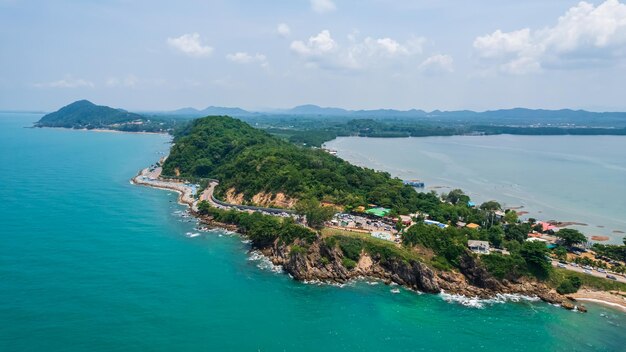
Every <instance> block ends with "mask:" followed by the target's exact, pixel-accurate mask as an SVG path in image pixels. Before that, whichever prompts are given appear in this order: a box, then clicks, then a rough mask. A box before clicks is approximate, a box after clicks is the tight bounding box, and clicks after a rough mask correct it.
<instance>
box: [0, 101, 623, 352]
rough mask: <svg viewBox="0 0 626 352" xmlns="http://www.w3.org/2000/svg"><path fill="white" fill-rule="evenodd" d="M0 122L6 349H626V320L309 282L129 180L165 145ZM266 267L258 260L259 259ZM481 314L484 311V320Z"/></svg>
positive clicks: (153, 139)
mask: <svg viewBox="0 0 626 352" xmlns="http://www.w3.org/2000/svg"><path fill="white" fill-rule="evenodd" d="M39 117H40V116H39V115H33V114H6V113H5V114H0V200H1V201H0V351H3V352H4V351H224V350H227V351H231V350H232V351H319V350H323V351H382V350H394V351H459V350H475V351H502V350H511V351H527V350H532V351H623V348H624V345H625V344H626V335H625V331H626V314H624V313H621V312H618V311H615V310H612V309H608V308H604V307H601V306H597V305H592V304H589V305H588V306H589V307H590V308H591V311H590V312H589V313H587V314H582V313H576V312H569V311H565V310H563V309H561V308H557V307H553V306H551V305H548V304H544V303H542V302H534V301H525V300H522V301H520V302H510V303H497V302H491V303H490V302H482V303H481V302H475V301H467V302H465V304H467V305H469V306H464V305H462V304H460V303H457V302H454V301H452V302H448V301H446V300H445V299H444V298H445V297H442V296H437V295H426V294H417V293H414V292H410V291H405V290H402V291H401V293H399V294H392V293H390V287H388V286H385V285H383V284H375V285H371V284H368V283H367V282H355V283H352V284H350V285H346V286H344V287H335V286H329V285H316V284H303V283H299V282H296V281H294V280H292V279H290V278H289V277H288V276H287V275H285V274H282V273H277V272H275V270H271V268H268V265H267V263H264V262H263V261H262V260H259V259H258V258H257V259H255V258H256V256H254V255H251V254H250V253H248V249H249V248H248V246H247V245H246V244H245V243H242V241H241V238H239V237H238V236H236V235H229V234H227V233H225V232H222V231H212V232H208V233H201V234H200V235H199V236H195V237H190V236H189V235H188V233H191V234H193V233H197V231H195V230H194V226H195V224H194V223H193V222H190V221H191V220H190V219H188V218H183V217H181V216H180V212H181V211H183V210H184V208H183V207H182V206H180V205H178V204H176V195H175V194H173V193H170V192H167V191H161V190H154V189H148V188H142V187H137V186H133V185H130V184H129V179H130V178H131V177H132V176H133V175H134V174H135V173H136V172H137V171H138V170H139V169H140V168H142V167H144V166H146V165H148V164H150V163H152V162H154V161H156V160H157V159H158V158H159V154H157V153H158V152H161V151H166V150H167V149H168V144H167V143H168V141H169V139H168V138H167V137H165V136H160V135H131V134H120V133H97V132H84V131H69V130H60V129H30V128H23V127H24V126H29V125H30V124H31V123H32V122H33V121H35V120H37V119H38V118H39ZM252 259H255V260H252ZM478 305H481V306H482V307H477V306H478Z"/></svg>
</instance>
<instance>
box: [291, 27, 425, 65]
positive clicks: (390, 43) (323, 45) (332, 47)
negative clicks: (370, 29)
mask: <svg viewBox="0 0 626 352" xmlns="http://www.w3.org/2000/svg"><path fill="white" fill-rule="evenodd" d="M348 41H349V43H348V45H346V46H340V45H339V44H338V43H337V41H335V40H334V39H333V38H332V36H331V34H330V31H328V30H323V31H321V32H320V33H318V34H317V35H315V36H312V37H310V38H309V39H308V40H307V41H306V42H305V41H301V40H296V41H293V42H292V43H291V51H292V52H294V53H295V54H297V55H298V56H300V57H301V58H303V59H304V60H305V61H306V62H307V64H309V66H322V67H326V68H340V69H363V68H367V67H373V66H379V65H384V64H385V63H387V62H389V61H390V60H392V59H401V58H408V57H411V56H413V55H416V54H421V52H422V46H423V43H424V39H423V38H414V39H411V40H409V41H407V42H405V43H400V42H398V41H396V40H394V39H392V38H379V39H376V38H371V37H366V38H365V39H363V40H362V41H358V40H357V38H356V34H351V35H349V36H348Z"/></svg>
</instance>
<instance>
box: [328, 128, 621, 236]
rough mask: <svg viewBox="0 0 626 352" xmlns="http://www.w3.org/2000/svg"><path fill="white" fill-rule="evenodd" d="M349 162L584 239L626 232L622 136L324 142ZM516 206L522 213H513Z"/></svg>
mask: <svg viewBox="0 0 626 352" xmlns="http://www.w3.org/2000/svg"><path fill="white" fill-rule="evenodd" d="M326 147H328V148H330V149H335V150H337V155H338V156H339V157H341V158H343V159H346V160H348V161H350V162H352V163H354V164H357V165H361V166H366V167H371V168H375V169H378V170H384V171H387V172H389V173H391V174H392V175H393V176H397V177H400V178H403V179H420V180H422V181H424V182H425V183H426V186H427V188H426V190H427V191H428V190H436V191H438V192H449V191H450V190H451V189H454V188H460V189H462V190H464V191H465V192H466V193H467V194H468V195H470V197H471V198H472V199H473V200H475V201H476V202H477V204H480V203H481V202H483V201H487V200H497V201H499V202H501V203H502V204H504V205H505V206H509V207H515V208H519V209H518V210H519V211H525V212H528V213H527V214H526V216H525V217H526V218H528V217H534V218H536V219H541V220H558V221H574V222H579V223H583V224H586V226H573V228H577V229H579V230H581V231H582V232H583V233H585V234H587V235H588V236H592V235H606V236H608V237H610V238H611V242H612V243H621V241H622V237H624V233H625V232H626V217H625V216H624V214H626V182H625V181H626V152H625V151H626V137H623V136H513V135H497V136H453V137H425V138H362V137H340V138H338V139H336V140H333V141H331V142H329V143H327V144H326ZM520 207H521V208H520Z"/></svg>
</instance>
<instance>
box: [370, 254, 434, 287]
mask: <svg viewBox="0 0 626 352" xmlns="http://www.w3.org/2000/svg"><path fill="white" fill-rule="evenodd" d="M381 266H382V268H384V269H386V270H388V271H389V273H390V276H391V278H392V280H393V281H394V282H396V283H399V284H403V285H406V286H409V287H411V288H414V289H417V290H420V291H422V292H428V293H439V292H440V291H441V288H440V287H439V284H438V282H437V276H436V275H435V273H434V272H433V271H432V269H430V268H429V267H428V266H427V265H426V264H424V263H420V262H418V261H414V260H411V261H410V262H408V263H407V262H405V261H399V260H388V261H385V262H384V263H383V264H382V265H381Z"/></svg>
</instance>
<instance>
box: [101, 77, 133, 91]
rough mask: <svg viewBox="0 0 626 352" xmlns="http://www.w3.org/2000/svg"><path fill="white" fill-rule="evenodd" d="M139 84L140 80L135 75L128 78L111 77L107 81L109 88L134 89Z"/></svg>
mask: <svg viewBox="0 0 626 352" xmlns="http://www.w3.org/2000/svg"><path fill="white" fill-rule="evenodd" d="M137 83H139V79H138V78H137V77H136V76H135V75H128V76H126V77H109V78H108V79H107V81H106V85H107V87H128V88H134V87H135V86H137Z"/></svg>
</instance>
